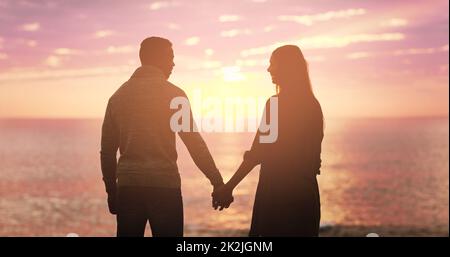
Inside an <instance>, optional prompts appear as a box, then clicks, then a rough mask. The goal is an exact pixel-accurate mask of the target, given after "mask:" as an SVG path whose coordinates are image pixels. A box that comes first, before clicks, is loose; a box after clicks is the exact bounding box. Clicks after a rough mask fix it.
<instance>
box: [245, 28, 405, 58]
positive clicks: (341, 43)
mask: <svg viewBox="0 0 450 257" xmlns="http://www.w3.org/2000/svg"><path fill="white" fill-rule="evenodd" d="M404 38H405V35H404V34H402V33H381V34H354V35H345V36H327V35H321V36H313V37H305V38H302V39H300V40H292V41H285V42H277V43H274V44H271V45H267V46H262V47H256V48H250V49H245V50H242V51H241V55H242V56H244V57H246V56H251V55H260V54H267V53H271V52H272V51H273V50H275V49H276V48H277V47H280V46H282V45H290V44H294V45H298V46H299V47H300V48H302V49H327V48H342V47H346V46H349V45H351V44H356V43H371V42H383V41H399V40H403V39H404Z"/></svg>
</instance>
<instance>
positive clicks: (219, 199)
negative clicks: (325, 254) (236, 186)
mask: <svg viewBox="0 0 450 257" xmlns="http://www.w3.org/2000/svg"><path fill="white" fill-rule="evenodd" d="M211 195H212V201H213V208H214V210H217V208H219V211H221V210H223V209H224V208H228V207H230V204H231V203H232V202H233V201H234V198H233V189H232V188H231V187H230V186H228V185H226V184H225V185H221V186H217V187H214V191H213V192H212V194H211Z"/></svg>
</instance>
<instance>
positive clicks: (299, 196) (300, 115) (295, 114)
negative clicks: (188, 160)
mask: <svg viewBox="0 0 450 257" xmlns="http://www.w3.org/2000/svg"><path fill="white" fill-rule="evenodd" d="M267 71H268V72H269V73H270V75H271V77H272V82H273V83H274V84H275V85H276V91H277V94H276V95H275V96H273V97H277V98H278V121H279V123H278V139H277V140H276V142H274V143H262V142H260V141H259V138H260V137H259V136H260V135H262V134H263V133H261V132H260V131H259V130H258V132H257V134H256V136H255V139H254V141H253V144H252V147H251V150H250V151H247V152H246V153H245V154H244V160H243V162H242V164H241V165H240V166H239V168H238V170H237V171H236V173H235V174H234V175H233V177H232V178H231V179H230V181H228V183H227V184H226V185H224V186H223V187H222V188H220V189H219V190H216V191H215V192H214V193H213V202H214V201H215V204H216V206H217V205H222V206H223V205H225V207H228V205H229V202H230V199H232V191H233V189H234V188H235V187H236V186H237V185H238V184H239V182H240V181H241V180H242V179H243V178H244V177H245V176H246V175H247V174H248V173H249V172H250V171H251V170H252V169H253V168H254V167H255V166H256V165H258V164H261V171H260V176H259V183H258V188H257V191H256V197H255V204H254V207H253V216H252V224H251V229H250V236H318V233H319V222H320V197H319V188H318V184H317V179H316V175H318V174H320V166H321V159H320V153H321V143H322V139H323V114H322V110H321V107H320V104H319V102H318V101H317V99H316V98H315V96H314V94H313V91H312V88H311V82H310V79H309V74H308V67H307V63H306V61H305V58H304V57H303V54H302V52H301V50H300V48H298V47H297V46H294V45H285V46H282V47H279V48H277V49H276V50H275V51H274V52H273V53H272V56H271V58H270V66H269V68H268V69H267ZM268 111H270V105H269V101H268V103H267V104H266V117H270V115H268V113H269V112H268ZM223 203H225V204H223ZM227 203H228V204H227ZM213 204H214V203H213ZM222 208H223V207H222Z"/></svg>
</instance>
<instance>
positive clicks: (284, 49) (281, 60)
mask: <svg viewBox="0 0 450 257" xmlns="http://www.w3.org/2000/svg"><path fill="white" fill-rule="evenodd" d="M272 59H273V60H274V61H275V62H276V63H277V65H278V69H279V71H278V73H277V75H278V76H279V77H278V83H277V88H276V90H277V94H278V95H285V96H286V97H287V98H290V99H295V102H298V103H306V104H308V103H312V104H314V105H318V106H319V107H320V104H319V101H318V100H317V98H316V97H315V95H314V92H313V89H312V86H311V80H310V78H309V71H308V63H307V62H306V60H305V57H304V56H303V53H302V51H301V50H300V48H299V47H298V46H295V45H285V46H281V47H279V48H277V49H275V51H273V53H272ZM319 109H320V108H319ZM320 116H321V117H320V119H321V120H322V125H323V114H322V111H321V110H320Z"/></svg>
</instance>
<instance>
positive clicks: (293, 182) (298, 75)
mask: <svg viewBox="0 0 450 257" xmlns="http://www.w3.org/2000/svg"><path fill="white" fill-rule="evenodd" d="M139 57H140V60H141V64H142V65H141V67H139V68H138V69H136V71H135V72H134V73H133V75H132V76H131V78H130V79H129V80H128V81H126V82H125V83H124V84H123V85H122V86H121V87H120V88H119V89H118V90H117V91H116V92H115V93H114V94H113V95H112V96H111V97H110V98H109V101H108V105H107V108H106V113H105V117H104V120H103V125H102V136H101V151H100V156H101V158H100V159H101V169H102V174H103V181H104V183H105V187H106V192H107V194H108V207H109V211H110V212H111V213H112V214H115V215H116V218H117V236H143V235H144V232H145V227H146V224H147V222H148V223H149V224H150V226H151V230H152V234H153V236H183V224H184V221H183V201H182V195H181V179H180V174H179V172H178V167H177V163H176V161H177V152H176V144H175V137H176V135H175V134H178V135H179V137H180V138H181V140H182V141H183V143H184V144H185V145H186V147H187V149H188V151H189V154H190V155H191V157H192V159H193V160H194V162H195V164H196V165H197V167H198V168H199V169H200V170H201V171H202V172H203V173H204V174H205V175H206V177H207V178H208V179H209V180H210V182H211V184H212V185H213V193H212V205H213V207H214V208H215V209H219V210H222V209H224V208H228V207H229V206H230V204H231V203H232V202H233V200H234V199H233V190H234V188H235V187H236V186H237V185H238V184H239V183H240V181H242V179H244V178H245V177H246V175H247V174H248V173H249V172H250V171H251V170H252V169H253V168H254V167H256V166H257V165H261V170H260V175H259V182H258V187H257V191H256V196H255V202H254V206H253V214H252V222H251V227H250V233H249V236H318V233H319V222H320V197H319V188H318V184H317V179H316V176H317V175H318V174H320V167H321V158H320V154H321V143H322V139H323V136H324V132H323V114H322V110H321V107H320V104H319V102H318V101H317V99H316V98H315V96H314V94H313V91H312V88H311V82H310V79H309V73H308V66H307V63H306V60H305V58H304V56H303V54H302V52H301V50H300V49H299V48H298V47H297V46H294V45H285V46H282V47H279V48H277V49H275V50H274V51H273V53H272V55H271V57H270V65H269V67H268V69H267V71H268V72H269V73H270V75H271V77H272V82H273V84H275V85H276V95H275V96H273V97H274V98H277V103H278V105H277V109H278V113H277V115H278V116H277V118H278V137H277V140H276V141H275V142H271V143H265V142H262V141H261V140H260V138H261V136H263V135H264V133H265V132H263V131H261V130H258V131H257V133H256V135H255V139H254V140H253V144H252V146H251V149H250V150H249V151H246V152H245V154H244V157H243V161H242V163H241V164H240V166H239V168H238V169H237V171H236V172H235V173H234V175H233V176H232V177H231V179H230V180H229V181H228V182H227V183H224V182H223V179H222V176H221V174H220V173H219V171H218V169H217V167H216V165H215V163H214V160H213V159H212V157H211V154H210V152H209V150H208V147H207V146H206V144H205V142H204V140H203V139H202V137H201V135H200V133H198V132H195V129H191V130H190V131H178V132H174V131H173V130H172V129H171V126H170V119H171V117H172V115H173V114H174V112H175V110H173V109H171V108H170V103H171V100H172V99H173V98H175V97H185V98H186V99H187V97H186V94H185V93H184V91H183V90H181V89H180V88H178V87H177V86H175V85H173V84H172V83H170V82H169V81H167V80H168V78H169V77H170V74H171V73H172V69H173V67H174V66H175V64H174V53H173V49H172V43H171V42H170V41H169V40H167V39H164V38H160V37H149V38H146V39H145V40H144V41H142V43H141V47H140V51H139ZM270 107H271V105H270V101H267V104H266V109H265V114H264V115H266V119H270V116H269V115H268V114H269V113H270ZM190 121H191V122H190V123H189V124H191V125H192V126H195V125H194V122H193V116H192V113H190ZM117 151H119V152H120V156H119V159H118V160H117V157H116V156H117Z"/></svg>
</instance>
